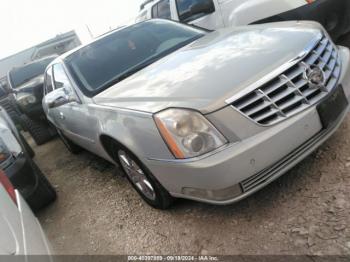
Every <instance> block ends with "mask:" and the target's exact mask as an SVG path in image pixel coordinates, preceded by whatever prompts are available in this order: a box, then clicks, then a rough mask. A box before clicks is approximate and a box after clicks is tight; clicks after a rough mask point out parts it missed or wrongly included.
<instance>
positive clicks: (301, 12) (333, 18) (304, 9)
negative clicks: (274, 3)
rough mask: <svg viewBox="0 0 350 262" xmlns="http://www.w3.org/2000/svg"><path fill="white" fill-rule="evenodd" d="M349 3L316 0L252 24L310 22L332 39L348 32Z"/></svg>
mask: <svg viewBox="0 0 350 262" xmlns="http://www.w3.org/2000/svg"><path fill="white" fill-rule="evenodd" d="M349 13H350V1H347V0H317V1H315V2H314V3H312V4H305V5H303V6H301V7H299V8H296V9H293V10H290V11H287V12H285V13H281V14H278V15H275V16H272V17H268V18H265V19H263V20H260V21H257V22H254V24H261V23H271V22H281V21H291V20H310V21H316V22H319V23H320V24H322V25H323V26H324V27H325V29H326V30H327V31H328V33H329V34H330V35H331V36H332V38H333V39H337V38H339V37H340V36H342V35H344V34H345V33H347V32H349V31H350V16H349Z"/></svg>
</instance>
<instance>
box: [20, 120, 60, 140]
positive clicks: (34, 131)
mask: <svg viewBox="0 0 350 262" xmlns="http://www.w3.org/2000/svg"><path fill="white" fill-rule="evenodd" d="M21 125H22V126H23V129H24V130H27V131H28V132H29V134H30V135H31V136H32V137H33V139H34V142H35V143H36V144H37V145H38V146H40V145H42V144H45V143H46V142H48V141H50V140H51V139H52V137H53V134H52V132H51V131H50V127H49V125H48V124H45V123H42V122H41V121H38V120H33V119H30V118H29V117H27V116H26V115H22V116H21Z"/></svg>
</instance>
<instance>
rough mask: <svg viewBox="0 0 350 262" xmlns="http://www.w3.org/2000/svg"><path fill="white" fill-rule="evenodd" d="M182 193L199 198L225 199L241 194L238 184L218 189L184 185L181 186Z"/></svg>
mask: <svg viewBox="0 0 350 262" xmlns="http://www.w3.org/2000/svg"><path fill="white" fill-rule="evenodd" d="M182 193H183V194H184V195H187V196H191V197H195V198H199V199H206V200H214V201H225V200H230V199H233V198H235V197H238V196H240V195H241V194H242V189H241V186H240V185H239V184H237V185H234V186H231V187H227V188H224V189H218V190H207V189H199V188H192V187H184V188H182Z"/></svg>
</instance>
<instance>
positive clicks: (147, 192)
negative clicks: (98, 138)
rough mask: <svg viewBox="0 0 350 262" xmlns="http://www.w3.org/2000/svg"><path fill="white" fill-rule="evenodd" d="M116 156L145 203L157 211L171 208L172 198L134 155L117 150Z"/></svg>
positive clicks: (125, 150) (126, 151) (123, 150)
mask: <svg viewBox="0 0 350 262" xmlns="http://www.w3.org/2000/svg"><path fill="white" fill-rule="evenodd" d="M117 155H118V160H119V163H120V166H121V168H122V169H123V171H124V172H125V174H126V177H127V179H128V180H129V182H130V183H131V185H132V186H133V187H134V188H135V190H136V191H137V192H138V193H139V195H140V196H141V197H142V198H143V200H144V201H145V202H147V203H148V204H149V205H151V206H152V207H154V208H158V209H167V208H169V207H170V206H171V204H172V203H173V202H174V198H173V197H172V196H171V195H170V194H169V193H168V191H167V190H166V189H165V188H164V187H163V186H162V185H161V184H160V183H159V182H158V181H157V180H156V179H155V177H154V176H153V175H152V174H151V172H150V171H149V170H148V169H147V168H146V167H145V166H144V165H143V164H142V163H141V161H140V160H138V158H137V157H136V156H135V155H134V154H132V153H131V152H130V151H129V150H127V149H125V148H123V149H121V148H119V149H118V150H117Z"/></svg>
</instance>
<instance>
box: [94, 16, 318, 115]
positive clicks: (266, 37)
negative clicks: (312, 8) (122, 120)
mask: <svg viewBox="0 0 350 262" xmlns="http://www.w3.org/2000/svg"><path fill="white" fill-rule="evenodd" d="M320 30H321V27H320V26H319V25H318V24H316V23H312V22H284V23H275V24H265V25H257V26H245V27H236V28H235V29H223V30H218V31H215V32H212V33H208V34H207V35H205V36H204V37H202V38H200V39H199V40H197V41H195V42H193V43H191V44H190V45H188V46H186V47H184V48H181V49H179V50H177V51H176V52H174V53H172V54H170V55H168V56H166V57H164V58H162V59H161V60H159V61H157V62H156V63H154V64H152V65H151V66H148V67H147V68H145V69H143V70H141V71H139V72H137V73H136V74H134V75H132V76H131V77H129V78H127V79H125V80H123V81H121V82H119V83H117V84H115V85H114V86H112V87H110V88H108V89H107V90H105V91H103V92H101V93H100V94H98V95H97V96H95V97H94V98H93V100H94V102H95V103H96V104H100V105H105V106H112V107H121V108H127V109H132V110H139V111H145V112H150V113H155V112H158V111H160V110H163V109H165V108H169V107H182V108H192V109H195V110H199V111H201V112H202V113H209V112H212V111H214V110H217V109H219V108H222V107H224V106H226V104H225V100H226V99H228V98H230V97H232V96H233V95H234V94H236V93H237V92H239V91H241V90H242V89H244V88H246V87H247V86H249V85H251V84H253V83H255V82H256V81H258V80H260V79H261V78H263V77H264V76H266V75H267V74H269V73H271V72H272V71H274V70H275V69H277V68H278V67H280V66H281V65H282V64H285V63H286V62H289V61H290V60H292V59H295V58H296V57H298V56H299V55H300V54H301V53H302V52H303V51H304V50H305V48H307V47H309V46H310V44H311V43H312V42H314V41H315V40H316V38H317V37H318V36H319V35H320Z"/></svg>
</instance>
